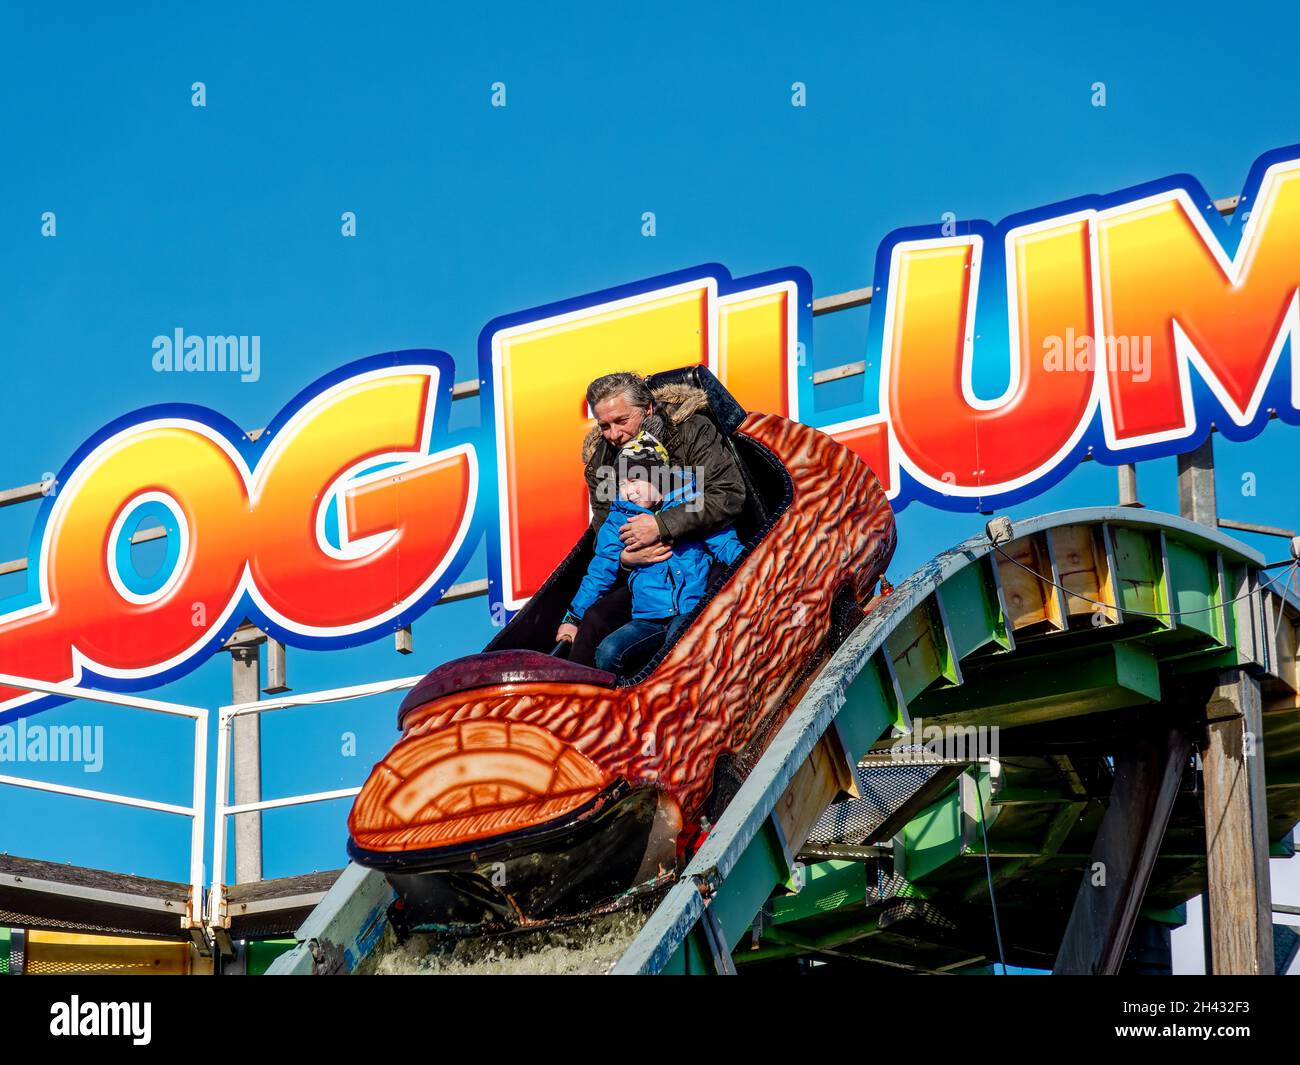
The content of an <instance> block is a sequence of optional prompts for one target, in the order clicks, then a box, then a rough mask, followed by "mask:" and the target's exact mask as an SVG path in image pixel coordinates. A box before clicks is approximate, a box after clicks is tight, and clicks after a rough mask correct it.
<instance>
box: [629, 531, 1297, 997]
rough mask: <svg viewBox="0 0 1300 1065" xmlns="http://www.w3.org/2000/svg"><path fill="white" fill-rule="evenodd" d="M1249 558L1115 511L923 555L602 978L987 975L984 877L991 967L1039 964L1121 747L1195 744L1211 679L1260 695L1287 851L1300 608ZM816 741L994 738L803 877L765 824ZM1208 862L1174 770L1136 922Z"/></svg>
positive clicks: (1273, 826)
mask: <svg viewBox="0 0 1300 1065" xmlns="http://www.w3.org/2000/svg"><path fill="white" fill-rule="evenodd" d="M1263 565H1264V559H1263V558H1262V557H1261V556H1260V555H1258V554H1257V553H1256V552H1255V551H1253V550H1251V549H1250V548H1248V547H1246V546H1245V545H1243V544H1241V543H1239V542H1236V541H1234V540H1231V539H1229V538H1227V537H1224V536H1222V535H1221V534H1219V533H1218V532H1217V531H1215V530H1211V529H1208V528H1206V527H1204V526H1200V525H1196V524H1193V523H1191V522H1188V521H1186V520H1184V519H1181V518H1177V517H1174V516H1171V515H1165V514H1157V513H1153V512H1149V511H1142V510H1135V509H1130V508H1094V509H1086V510H1077V511H1068V512H1062V513H1058V514H1051V515H1046V516H1043V517H1039V518H1034V519H1030V520H1027V521H1023V522H1019V523H1016V524H1015V525H1014V527H1013V532H1012V534H1011V539H1010V542H1008V543H1005V544H1000V545H999V546H998V547H994V545H993V544H992V543H991V542H990V541H989V539H988V538H987V537H986V536H978V537H973V538H972V539H970V540H968V541H966V542H965V543H963V544H961V545H959V546H958V547H956V548H954V549H953V550H951V551H948V552H946V553H944V554H942V555H940V556H938V557H937V558H935V559H933V560H932V561H931V562H930V563H929V564H927V565H926V566H925V567H923V568H922V569H920V570H919V571H918V572H916V573H915V574H913V575H912V576H911V577H909V578H908V579H907V580H906V581H904V582H903V583H902V584H900V585H899V586H898V587H897V588H896V589H895V590H894V592H893V593H892V595H890V596H889V597H887V598H886V599H884V600H882V601H881V602H880V603H879V604H878V605H877V606H876V607H875V609H874V610H872V611H871V613H870V614H869V615H868V618H867V620H866V621H865V622H864V623H863V624H862V625H861V626H860V627H859V628H858V629H857V631H856V632H854V633H853V635H852V636H851V637H850V638H849V639H848V641H847V642H846V643H845V644H844V646H843V647H842V648H841V649H840V650H839V652H838V653H837V654H836V656H835V658H834V659H833V660H832V661H831V662H830V663H829V664H828V666H827V667H826V669H825V670H824V671H823V673H822V674H821V675H820V676H819V678H818V679H817V681H816V682H815V684H814V686H813V687H812V688H811V689H810V690H809V691H808V693H807V694H806V696H805V697H804V699H803V700H802V702H801V703H800V705H799V706H798V707H797V709H796V710H795V712H794V714H793V716H792V717H791V719H790V720H789V721H788V722H787V724H786V726H785V727H784V729H783V730H782V731H781V733H780V735H779V736H778V737H777V738H776V740H775V742H774V743H773V745H772V747H771V749H770V750H769V751H768V752H767V753H766V754H765V756H764V757H763V759H762V760H761V761H760V763H759V765H758V766H757V767H756V768H755V770H754V772H753V773H752V774H751V775H750V777H749V778H748V780H746V782H745V784H744V785H743V787H742V788H741V790H740V792H739V793H738V794H737V795H736V798H735V799H734V800H733V802H732V804H731V806H730V807H729V808H728V810H727V811H726V813H725V814H724V816H723V817H722V819H720V821H719V823H718V825H717V826H716V828H715V830H714V831H713V833H712V834H711V835H710V836H709V838H708V839H707V840H706V841H705V843H704V845H703V847H702V848H701V849H700V850H699V852H698V853H697V854H696V855H695V857H694V859H693V860H692V861H691V863H690V865H689V866H688V868H687V869H686V870H685V872H684V874H683V876H682V878H681V879H680V880H679V881H678V883H677V884H676V885H674V887H673V888H672V889H671V891H670V892H669V894H668V896H667V897H666V898H665V900H664V901H663V903H662V904H661V905H660V906H659V907H658V909H657V910H656V912H655V913H654V914H653V915H652V917H651V918H650V920H649V922H648V923H647V924H646V926H645V928H644V929H643V930H642V932H641V934H640V935H639V936H638V937H637V939H636V940H635V942H634V943H633V944H632V946H631V948H630V949H629V950H628V952H627V953H626V955H625V956H624V957H623V959H622V960H621V962H620V963H619V965H618V966H617V968H616V969H615V972H620V973H659V972H662V973H712V972H719V971H723V972H726V971H731V969H732V968H733V967H735V968H740V969H744V968H750V967H752V968H755V969H760V968H762V967H764V966H780V965H781V964H782V963H786V964H788V963H789V960H790V959H798V958H819V959H823V960H840V961H843V960H844V959H853V960H855V961H857V962H859V963H862V964H865V965H875V966H878V967H883V968H899V969H907V970H912V971H928V972H935V971H943V972H954V971H973V970H975V969H979V968H981V967H985V968H986V967H987V965H988V963H989V961H990V959H997V958H998V956H999V947H998V942H997V939H998V937H997V936H996V934H995V927H994V921H993V909H994V903H993V902H991V901H990V892H989V880H990V877H991V880H992V885H993V899H994V900H995V903H996V907H997V912H998V917H999V922H998V923H999V926H1000V931H1001V940H1002V945H1003V954H1004V956H1005V960H1006V961H1007V962H1009V963H1010V964H1012V965H1018V966H1024V967H1034V968H1050V967H1051V964H1052V959H1053V957H1054V955H1055V952H1056V949H1057V947H1058V945H1059V943H1060V940H1061V935H1062V933H1063V931H1064V927H1065V923H1066V921H1067V919H1068V917H1069V913H1070V909H1071V906H1072V905H1073V902H1074V898H1075V894H1076V892H1077V890H1078V887H1079V883H1080V879H1081V877H1082V875H1083V872H1084V866H1085V862H1086V860H1087V858H1088V855H1089V851H1090V848H1091V846H1092V842H1093V839H1094V837H1095V835H1096V832H1097V827H1098V824H1099V823H1100V820H1101V816H1102V813H1103V812H1104V809H1105V803H1106V800H1107V798H1108V795H1109V783H1110V773H1111V768H1112V766H1113V761H1112V760H1113V757H1114V755H1115V753H1116V752H1118V751H1120V750H1124V749H1126V747H1127V746H1128V745H1132V744H1135V743H1138V742H1141V741H1142V740H1143V739H1145V738H1147V737H1149V736H1152V735H1155V734H1158V732H1159V730H1160V728H1161V727H1162V726H1166V727H1167V725H1168V724H1169V723H1171V722H1176V723H1179V724H1181V725H1183V726H1185V727H1187V728H1188V729H1189V730H1190V731H1192V732H1193V734H1195V732H1196V730H1197V729H1198V728H1200V727H1202V726H1203V722H1204V716H1205V715H1204V711H1205V705H1206V700H1207V698H1208V695H1209V692H1210V690H1211V689H1212V688H1213V685H1214V683H1215V679H1216V677H1217V675H1218V673H1219V671H1221V670H1223V669H1228V668H1232V667H1244V668H1245V669H1247V670H1249V671H1250V672H1252V673H1254V674H1256V675H1258V677H1259V678H1260V681H1261V685H1262V691H1263V698H1264V719H1263V720H1264V736H1263V737H1262V738H1259V740H1258V744H1257V749H1256V753H1257V754H1262V756H1263V758H1264V762H1265V773H1266V779H1267V785H1268V786H1267V802H1268V819H1269V838H1270V840H1271V841H1273V842H1274V844H1275V846H1274V851H1273V853H1275V854H1287V853H1289V850H1290V832H1291V830H1292V828H1293V826H1294V825H1295V824H1296V822H1297V821H1298V820H1300V704H1298V703H1297V687H1298V686H1300V677H1298V675H1297V664H1296V622H1297V619H1298V618H1300V607H1298V606H1297V604H1296V602H1295V601H1294V600H1293V599H1290V598H1288V597H1287V596H1286V595H1285V594H1283V593H1282V591H1281V585H1282V584H1283V581H1284V579H1285V578H1288V577H1290V575H1291V574H1290V572H1289V571H1282V572H1279V573H1277V574H1269V573H1267V572H1264V571H1263V570H1262V567H1263ZM1270 582H1273V583H1270ZM922 722H924V724H922ZM828 733H829V734H833V735H834V736H835V737H836V739H837V741H838V743H839V744H840V746H841V747H842V748H843V749H844V750H845V751H846V752H847V753H848V754H849V755H850V756H851V757H852V758H853V759H854V760H855V761H856V760H859V759H861V760H862V764H861V766H860V767H859V780H862V779H864V778H865V779H866V780H867V781H868V782H869V781H870V780H871V778H872V776H873V775H878V774H887V773H891V772H897V766H898V764H899V761H900V759H901V758H904V757H920V758H922V759H926V758H928V759H930V761H931V762H933V763H935V764H940V763H942V762H943V761H944V760H945V759H943V758H941V757H939V756H941V755H947V756H948V758H947V760H954V759H953V758H952V755H953V754H954V752H953V751H952V750H951V748H952V747H953V746H954V745H956V746H958V747H960V746H961V745H963V744H966V745H969V744H970V743H971V742H972V741H975V740H978V741H987V740H989V739H991V740H992V741H993V744H994V745H995V747H996V753H995V755H994V756H992V757H989V756H985V757H983V758H976V759H972V760H970V761H969V767H968V768H966V769H965V770H964V771H963V772H962V773H961V775H960V776H959V777H957V779H956V780H954V781H953V782H952V783H951V784H949V785H948V787H947V789H946V791H945V792H944V793H943V794H942V795H941V796H940V797H939V798H938V799H936V800H935V801H933V802H931V803H930V804H929V805H928V806H926V807H925V808H923V809H921V810H919V811H917V812H916V813H915V815H914V816H913V817H911V819H910V820H909V821H907V823H906V824H905V825H904V826H903V828H902V831H901V832H899V833H898V834H897V835H895V836H894V837H893V839H892V840H891V841H889V843H888V844H887V845H886V846H885V847H878V848H876V849H875V850H874V851H868V852H866V853H863V854H858V855H855V857H854V859H853V860H835V859H831V860H824V861H815V860H810V861H808V863H807V864H806V865H805V864H804V863H801V862H798V861H792V860H791V858H792V856H793V855H796V854H797V852H798V851H799V849H800V847H801V846H802V845H803V838H802V837H801V838H799V839H797V840H794V839H791V838H790V831H789V824H788V820H789V819H788V818H786V823H785V824H782V818H781V816H780V811H781V810H782V808H783V807H788V806H790V804H792V803H793V802H795V801H797V794H796V792H797V787H794V786H792V785H797V783H798V777H799V773H800V770H801V767H804V764H805V762H806V761H807V760H808V759H809V758H810V757H812V756H814V754H815V752H816V750H817V747H818V744H819V742H820V741H822V740H823V738H824V737H825V736H827V734H828ZM900 733H910V735H908V736H907V737H906V739H905V741H902V740H900V739H898V738H897V737H898V735H899V734H900ZM904 742H906V743H907V744H908V745H910V746H916V745H921V744H925V743H928V744H929V747H930V748H931V749H929V750H922V751H910V752H909V751H908V750H906V749H903V743H904ZM944 744H946V745H947V746H946V747H945V746H944ZM985 745H986V746H988V744H987V742H986V744H985ZM965 753H966V754H967V756H968V755H969V752H965ZM955 754H956V755H957V756H958V757H957V758H956V759H955V760H958V761H961V760H964V759H963V758H962V757H961V756H962V755H963V752H962V751H960V750H958V751H956V752H955ZM805 822H806V818H805ZM823 851H824V849H823ZM986 853H987V861H986ZM1205 866H1206V863H1205V838H1204V817H1203V814H1202V810H1201V806H1200V797H1199V794H1198V785H1197V774H1196V772H1195V771H1194V770H1193V769H1192V767H1191V766H1189V769H1188V772H1187V774H1186V776H1185V780H1184V786H1183V788H1182V790H1181V791H1180V793H1179V795H1178V798H1177V800H1176V803H1175V807H1174V812H1173V815H1172V816H1171V819H1170V823H1169V826H1168V829H1167V830H1166V832H1165V836H1164V842H1163V846H1162V848H1161V851H1160V855H1159V858H1158V859H1157V862H1156V867H1155V871H1154V873H1153V875H1152V879H1151V882H1150V885H1149V887H1148V890H1147V894H1146V899H1145V906H1146V909H1145V911H1144V913H1145V915H1146V916H1147V917H1148V918H1149V919H1152V920H1159V921H1165V922H1170V923H1179V922H1180V921H1181V904H1182V903H1183V902H1184V901H1185V900H1186V899H1188V898H1190V897H1191V896H1193V895H1195V894H1196V893H1198V892H1199V891H1201V890H1203V889H1204V884H1205Z"/></svg>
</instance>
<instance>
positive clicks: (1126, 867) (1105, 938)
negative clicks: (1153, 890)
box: [1052, 729, 1192, 975]
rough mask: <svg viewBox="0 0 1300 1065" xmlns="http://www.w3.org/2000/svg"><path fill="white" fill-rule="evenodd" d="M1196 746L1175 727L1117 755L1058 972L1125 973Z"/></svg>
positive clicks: (1061, 953)
mask: <svg viewBox="0 0 1300 1065" xmlns="http://www.w3.org/2000/svg"><path fill="white" fill-rule="evenodd" d="M1191 749H1192V744H1191V740H1190V739H1189V738H1188V736H1187V735H1186V733H1184V732H1182V731H1181V730H1180V729H1170V730H1169V731H1168V732H1167V733H1166V734H1165V735H1163V736H1162V737H1160V739H1159V740H1158V741H1156V742H1153V743H1151V744H1150V745H1149V746H1148V747H1146V749H1144V750H1139V751H1137V752H1134V753H1126V754H1123V755H1120V756H1119V757H1117V758H1116V759H1115V781H1114V784H1113V785H1112V786H1111V793H1110V801H1109V804H1108V806H1107V808H1106V814H1105V816H1104V817H1103V818H1102V820H1101V828H1100V829H1099V830H1098V832H1097V839H1096V842H1095V843H1094V844H1093V847H1092V853H1091V854H1090V855H1089V856H1088V864H1087V866H1086V867H1085V868H1084V870H1083V880H1082V881H1081V883H1080V884H1079V892H1078V894H1077V895H1076V896H1075V900H1074V909H1073V911H1072V912H1071V914H1070V920H1069V923H1068V924H1067V925H1066V929H1065V936H1064V937H1063V938H1062V940H1061V948H1060V950H1059V951H1058V952H1057V955H1056V963H1055V965H1053V967H1052V972H1053V973H1055V974H1057V975H1069V974H1082V975H1089V974H1096V975H1114V974H1115V973H1117V972H1119V968H1120V964H1121V963H1122V962H1123V960H1124V951H1125V949H1126V948H1127V947H1128V941H1129V937H1130V936H1131V935H1132V933H1133V925H1134V922H1135V921H1136V920H1137V916H1138V911H1139V910H1140V909H1141V907H1142V899H1143V896H1145V895H1146V889H1147V883H1148V881H1149V880H1150V879H1151V870H1152V869H1153V868H1154V867H1155V860H1156V855H1157V854H1158V853H1159V851H1160V843H1161V840H1162V839H1163V838H1164V834H1165V826H1166V825H1167V824H1168V823H1169V814H1170V811H1172V810H1173V807H1174V799H1175V797H1176V796H1177V794H1178V785H1179V783H1180V782H1181V781H1182V777H1183V769H1184V768H1185V766H1186V765H1187V759H1188V756H1189V755H1190V754H1191Z"/></svg>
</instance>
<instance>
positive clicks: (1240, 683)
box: [1201, 669, 1273, 975]
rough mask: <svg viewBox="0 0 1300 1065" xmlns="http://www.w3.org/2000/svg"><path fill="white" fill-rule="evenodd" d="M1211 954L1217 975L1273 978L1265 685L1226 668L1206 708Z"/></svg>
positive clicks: (1204, 764)
mask: <svg viewBox="0 0 1300 1065" xmlns="http://www.w3.org/2000/svg"><path fill="white" fill-rule="evenodd" d="M1206 717H1207V719H1208V720H1207V724H1206V733H1207V742H1206V746H1205V749H1204V750H1203V751H1202V752H1201V764H1202V767H1203V770H1204V780H1205V789H1204V790H1205V854H1206V860H1207V866H1208V869H1207V873H1208V880H1209V884H1208V888H1207V893H1208V895H1209V911H1210V957H1209V958H1208V959H1207V969H1209V971H1211V972H1214V973H1233V974H1252V975H1272V973H1273V923H1272V921H1273V919H1272V913H1271V905H1272V896H1271V892H1270V889H1269V870H1268V810H1267V808H1266V803H1265V793H1264V729H1263V726H1262V723H1261V722H1262V715H1261V710H1260V693H1259V681H1257V680H1256V679H1255V678H1254V677H1252V676H1250V675H1249V674H1248V673H1246V671H1245V670H1242V669H1229V670H1225V671H1224V672H1223V673H1222V674H1220V676H1219V684H1218V687H1216V688H1215V689H1214V694H1213V695H1212V696H1211V697H1210V702H1209V704H1208V706H1207V707H1206Z"/></svg>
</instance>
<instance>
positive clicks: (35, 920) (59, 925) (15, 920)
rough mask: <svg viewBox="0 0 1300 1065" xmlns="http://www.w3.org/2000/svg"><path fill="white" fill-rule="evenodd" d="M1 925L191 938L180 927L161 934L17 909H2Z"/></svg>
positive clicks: (112, 934)
mask: <svg viewBox="0 0 1300 1065" xmlns="http://www.w3.org/2000/svg"><path fill="white" fill-rule="evenodd" d="M0 925H10V926H17V927H19V928H35V929H39V930H41V931H46V932H84V933H87V934H89V935H97V934H103V935H109V936H146V937H153V938H158V939H175V940H181V939H189V934H188V933H185V932H182V931H181V930H180V928H179V927H178V928H177V930H176V932H175V933H168V934H160V933H158V932H156V931H149V930H141V929H140V928H119V927H117V926H116V925H103V924H93V923H91V922H87V921H62V920H59V919H58V918H55V917H49V916H46V915H44V914H35V913H22V912H19V911H16V910H6V909H0Z"/></svg>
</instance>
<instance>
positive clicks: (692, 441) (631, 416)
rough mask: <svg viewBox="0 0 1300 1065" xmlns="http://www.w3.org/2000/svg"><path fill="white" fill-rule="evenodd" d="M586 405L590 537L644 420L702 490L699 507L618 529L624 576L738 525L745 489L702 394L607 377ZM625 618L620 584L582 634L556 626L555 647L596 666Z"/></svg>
mask: <svg viewBox="0 0 1300 1065" xmlns="http://www.w3.org/2000/svg"><path fill="white" fill-rule="evenodd" d="M587 405H588V406H589V407H590V408H591V412H592V415H593V416H594V417H595V419H596V427H595V429H593V430H592V431H591V432H590V433H589V434H588V435H587V439H586V441H585V442H584V445H583V460H584V462H585V463H586V476H587V489H588V492H589V494H590V497H591V510H592V519H591V522H592V529H593V530H598V529H599V528H600V526H601V525H602V524H603V523H604V521H605V518H606V517H607V516H608V514H609V505H610V501H611V499H612V498H613V493H612V492H611V490H610V489H611V487H613V485H612V483H611V482H612V479H613V473H612V471H613V468H614V466H615V463H616V461H617V457H618V453H619V449H620V448H622V447H623V445H625V444H626V443H628V442H629V441H630V440H631V439H632V438H633V437H635V436H636V435H637V433H638V432H640V431H641V429H642V426H643V423H645V421H646V419H647V418H652V419H653V422H652V424H653V425H654V427H655V428H656V429H658V430H659V432H658V433H656V434H655V435H657V436H660V437H661V439H662V440H663V443H664V445H665V446H666V447H667V448H668V454H669V456H670V458H671V460H672V463H673V465H674V466H678V467H684V468H686V469H688V470H691V471H692V472H693V473H694V475H695V478H696V482H697V485H698V487H699V489H700V499H699V500H698V501H697V505H693V506H691V507H673V508H671V509H669V510H665V511H661V512H660V513H658V514H654V515H650V514H638V515H636V516H634V517H632V518H630V519H629V520H628V521H627V523H626V524H624V525H623V526H622V528H620V530H619V537H620V539H621V540H622V541H623V553H622V555H621V556H620V562H621V563H622V565H623V566H624V567H625V568H631V567H635V566H644V565H648V564H650V563H656V562H663V561H664V560H665V559H667V558H669V557H670V556H671V555H672V547H671V544H672V543H673V542H674V541H677V540H696V539H703V538H704V537H706V536H708V535H710V534H711V533H714V532H717V531H719V530H720V529H723V528H725V527H726V526H728V525H730V524H731V523H732V522H734V521H735V520H736V519H737V518H738V517H740V513H741V511H742V510H743V509H744V505H745V481H744V478H742V477H741V474H740V468H739V467H738V466H737V465H736V460H735V458H733V456H732V454H731V451H730V449H729V448H727V446H726V444H725V442H724V441H723V439H722V437H721V435H720V434H719V433H718V430H717V429H716V428H715V427H714V425H713V423H712V422H711V421H710V420H709V419H708V417H706V416H705V415H704V414H702V413H700V412H701V411H704V410H706V409H707V408H708V398H707V397H706V396H705V394H704V392H703V391H702V390H700V389H698V388H693V387H691V386H690V385H681V384H674V385H666V386H664V387H662V388H659V389H656V390H655V392H654V393H651V391H650V386H649V385H648V384H647V382H646V379H645V378H644V377H641V376H640V375H639V374H634V373H613V374H606V375H605V376H604V377H598V378H597V379H596V380H594V381H592V382H591V384H590V385H588V386H587ZM656 416H657V417H656ZM631 617H632V597H631V594H630V592H629V591H628V588H627V585H626V583H621V584H619V585H618V587H616V588H614V589H613V591H610V592H608V593H606V594H605V595H604V596H602V597H601V598H600V599H598V600H597V601H596V602H595V603H594V604H593V605H592V606H591V608H590V609H588V610H587V612H586V613H585V614H584V615H583V619H582V625H581V626H580V627H579V626H575V625H572V624H562V625H561V626H560V628H559V630H558V631H557V632H556V639H557V640H570V641H572V643H573V646H572V648H571V649H570V651H569V659H570V661H573V662H578V663H580V664H582V665H588V666H591V665H595V661H596V647H597V645H598V644H599V643H600V642H601V640H603V639H604V638H605V637H606V636H608V635H609V634H610V633H611V632H613V631H614V630H615V629H617V628H619V627H620V626H622V625H624V624H626V623H627V622H628V621H630V620H631Z"/></svg>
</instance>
